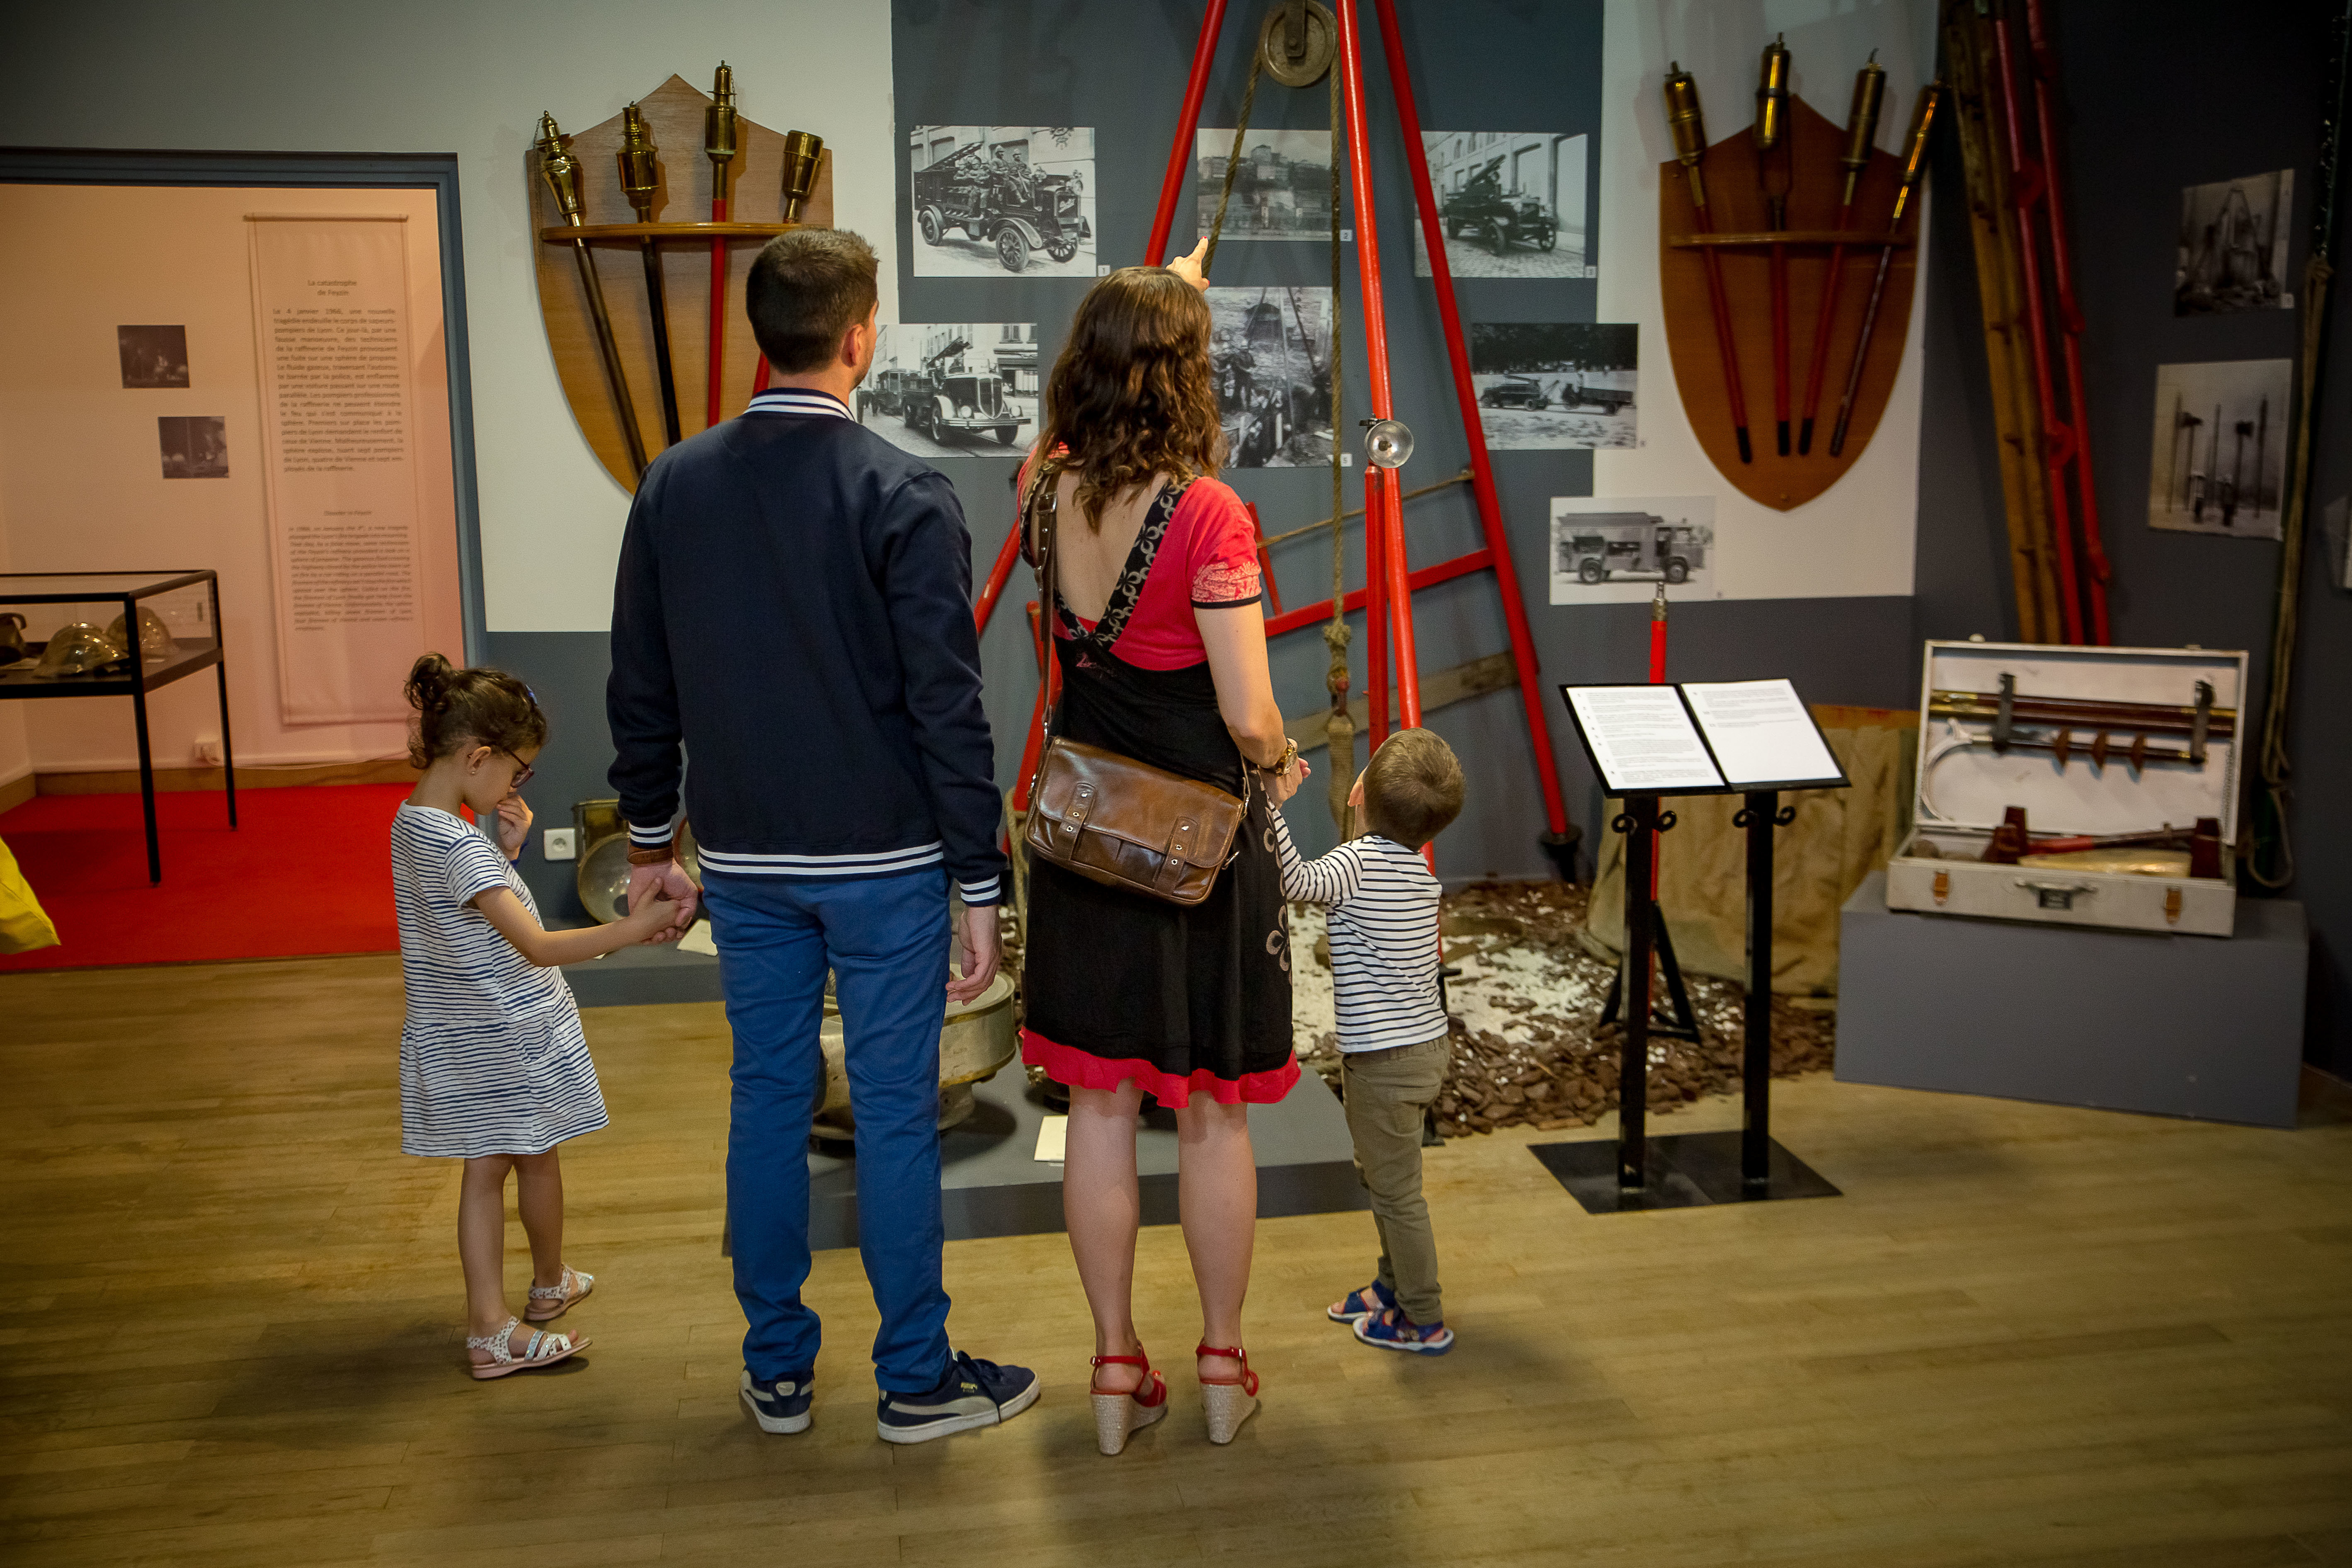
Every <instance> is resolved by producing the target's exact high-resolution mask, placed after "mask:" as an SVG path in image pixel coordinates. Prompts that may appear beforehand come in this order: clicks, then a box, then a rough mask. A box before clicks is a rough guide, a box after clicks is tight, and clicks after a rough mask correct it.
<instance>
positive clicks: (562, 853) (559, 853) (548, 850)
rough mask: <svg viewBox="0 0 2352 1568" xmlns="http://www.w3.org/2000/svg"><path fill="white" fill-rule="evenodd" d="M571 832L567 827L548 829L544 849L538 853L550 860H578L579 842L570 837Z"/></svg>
mask: <svg viewBox="0 0 2352 1568" xmlns="http://www.w3.org/2000/svg"><path fill="white" fill-rule="evenodd" d="M544 843H545V847H543V848H542V849H541V851H540V853H541V854H542V855H544V856H546V857H547V858H549V859H550V860H577V859H579V858H580V846H579V842H578V841H577V840H576V839H574V838H573V837H572V829H571V828H569V827H551V828H549V829H548V830H547V837H546V839H545V841H544Z"/></svg>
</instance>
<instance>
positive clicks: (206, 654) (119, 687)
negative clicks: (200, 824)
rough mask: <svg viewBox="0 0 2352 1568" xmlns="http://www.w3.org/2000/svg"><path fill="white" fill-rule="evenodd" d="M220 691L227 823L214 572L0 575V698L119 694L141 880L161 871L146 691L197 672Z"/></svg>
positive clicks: (222, 671)
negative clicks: (133, 761) (126, 723)
mask: <svg viewBox="0 0 2352 1568" xmlns="http://www.w3.org/2000/svg"><path fill="white" fill-rule="evenodd" d="M206 669H210V670H212V671H213V672H214V679H215V683H216V685H217V686H218V688H219V691H220V719H221V773H222V783H223V785H224V787H225V789H226V794H227V799H228V825H229V826H231V827H235V826H236V755H235V753H234V752H233V751H232V750H231V746H230V741H229V726H228V667H227V665H226V662H225V660H224V658H223V654H222V649H221V635H220V580H219V577H218V575H217V574H215V573H212V572H209V571H194V572H16V573H0V701H5V700H36V699H46V698H53V697H128V698H130V699H131V714H132V717H133V721H134V722H135V724H136V726H137V729H138V739H139V791H140V796H141V800H142V805H144V807H145V811H146V820H147V879H148V880H149V881H151V882H160V881H162V880H163V848H162V846H161V844H160V843H159V842H158V839H157V837H156V832H155V765H154V758H153V754H152V750H151V748H150V744H149V738H148V729H147V694H148V693H149V692H151V691H153V690H154V689H157V688H158V687H163V686H169V685H171V684H172V683H173V681H175V680H184V679H187V678H188V677H189V676H192V675H195V674H197V673H199V672H201V671H203V670H206Z"/></svg>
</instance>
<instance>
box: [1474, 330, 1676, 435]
mask: <svg viewBox="0 0 2352 1568" xmlns="http://www.w3.org/2000/svg"><path fill="white" fill-rule="evenodd" d="M1641 342H1642V329H1641V328H1640V327H1639V326H1638V325H1636V324H1634V323H1633V322H1631V321H1474V322H1472V323H1471V326H1470V380H1471V383H1472V384H1474V385H1475V386H1476V387H1477V389H1478V418H1479V421H1480V422H1481V423H1482V424H1484V425H1485V426H1486V449H1487V450H1488V451H1490V452H1512V451H1545V450H1552V449H1557V448H1560V447H1631V446H1633V444H1634V420H1635V418H1636V416H1637V413H1636V409H1635V406H1634V392H1635V390H1636V387H1637V385H1638V384H1639V381H1640V378H1641V377H1640V372H1641V357H1640V351H1641Z"/></svg>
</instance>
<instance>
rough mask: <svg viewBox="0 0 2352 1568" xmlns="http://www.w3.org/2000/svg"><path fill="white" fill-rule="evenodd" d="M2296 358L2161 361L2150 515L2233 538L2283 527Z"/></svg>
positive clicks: (2167, 524)
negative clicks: (2281, 514) (2281, 511)
mask: <svg viewBox="0 0 2352 1568" xmlns="http://www.w3.org/2000/svg"><path fill="white" fill-rule="evenodd" d="M2293 379H2294V361H2293V360H2285V359H2242V360H2221V361H2217V362H2215V363H2210V364H2160V365H2158V366H2157V367H2156V428H2155V436H2154V439H2153V441H2152V443H2151V445H2150V447H2149V454H2150V456H2151V458H2153V462H2152V463H2151V465H2150V470H2149V473H2148V479H2147V525H2148V526H2149V527H2150V528H2161V529H2166V530H2168V531H2173V532H2178V533H2217V534H2221V535H2223V536H2225V537H2228V538H2232V539H2276V538H2278V537H2279V496H2280V491H2281V490H2282V489H2284V486H2285V480H2286V439H2287V431H2288V428H2289V426H2288V425H2287V397H2288V395H2289V388H2290V386H2291V384H2292V383H2293Z"/></svg>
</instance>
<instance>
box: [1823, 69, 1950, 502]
mask: <svg viewBox="0 0 2352 1568" xmlns="http://www.w3.org/2000/svg"><path fill="white" fill-rule="evenodd" d="M1943 96H1944V84H1943V83H1942V82H1940V81H1931V82H1929V83H1928V84H1927V86H1926V87H1923V88H1921V89H1919V108H1918V110H1917V111H1916V113H1914V114H1913V116H1912V118H1911V136H1910V140H1909V141H1908V142H1907V143H1906V146H1905V150H1904V155H1903V183H1902V184H1899V185H1897V186H1896V187H1895V210H1894V211H1893V212H1892V213H1890V214H1888V215H1887V219H1886V243H1885V246H1884V247H1882V248H1881V249H1880V250H1879V253H1878V276H1877V277H1875V278H1874V279H1871V284H1870V303H1869V304H1868V305H1867V306H1865V307H1864V309H1863V312H1862V333H1861V335H1860V336H1858V337H1856V338H1855V339H1854V341H1853V364H1851V365H1849V366H1848V367H1847V368H1846V373H1845V395H1844V396H1843V397H1841V398H1839V399H1838V415H1837V423H1836V424H1835V425H1834V426H1832V427H1831V429H1830V456H1831V457H1832V458H1834V457H1836V456H1837V455H1838V454H1839V453H1841V452H1843V451H1844V450H1845V432H1846V426H1847V425H1849V424H1850V423H1852V421H1853V396H1854V393H1855V392H1856V391H1857V390H1859V389H1860V387H1861V385H1862V365H1863V361H1864V359H1865V358H1866V357H1867V356H1868V355H1869V353H1870V334H1871V333H1872V331H1874V330H1875V329H1876V328H1877V326H1878V307H1879V304H1880V302H1881V301H1882V300H1885V298H1886V274H1887V271H1888V269H1889V268H1892V267H1893V266H1894V265H1895V238H1896V237H1897V236H1898V235H1899V234H1900V233H1901V231H1902V228H1903V212H1904V209H1905V208H1906V207H1907V206H1908V205H1910V202H1911V193H1912V191H1913V190H1915V189H1916V188H1917V186H1918V184H1919V181H1920V178H1921V176H1923V175H1925V174H1927V132H1928V131H1929V130H1930V129H1931V128H1932V127H1933V126H1934V124H1935V121H1936V105H1937V102H1938V101H1939V100H1941V99H1942V98H1943Z"/></svg>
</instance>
